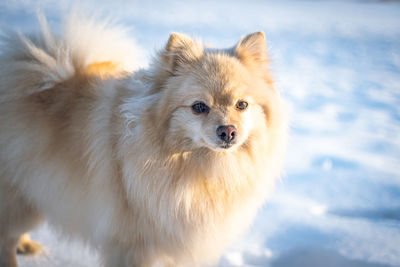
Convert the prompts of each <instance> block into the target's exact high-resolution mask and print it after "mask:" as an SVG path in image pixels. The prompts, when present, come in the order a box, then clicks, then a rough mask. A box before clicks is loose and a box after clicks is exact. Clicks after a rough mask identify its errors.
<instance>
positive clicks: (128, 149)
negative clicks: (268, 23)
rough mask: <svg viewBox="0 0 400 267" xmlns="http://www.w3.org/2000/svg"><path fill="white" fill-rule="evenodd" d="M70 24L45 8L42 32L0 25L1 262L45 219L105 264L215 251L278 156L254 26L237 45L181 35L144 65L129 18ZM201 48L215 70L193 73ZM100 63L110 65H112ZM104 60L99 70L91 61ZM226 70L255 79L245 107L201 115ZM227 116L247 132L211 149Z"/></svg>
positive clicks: (256, 202) (272, 105)
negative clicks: (129, 33) (55, 30)
mask: <svg viewBox="0 0 400 267" xmlns="http://www.w3.org/2000/svg"><path fill="white" fill-rule="evenodd" d="M65 25H66V26H65V29H64V31H63V34H62V37H56V36H55V35H54V34H52V33H51V32H50V30H49V28H48V26H47V24H46V22H45V20H44V19H42V20H41V29H42V32H41V34H39V35H33V36H23V35H21V34H16V33H8V34H7V35H5V36H3V37H2V46H1V52H2V54H1V57H0V81H1V83H0V102H1V103H0V127H1V132H0V240H1V241H0V265H2V264H3V265H5V266H14V265H15V259H14V258H13V256H12V254H13V249H14V248H15V246H16V244H17V241H18V239H19V237H20V235H22V234H23V233H24V232H26V231H29V230H30V229H31V228H32V227H34V226H35V225H37V224H38V223H40V222H41V220H42V219H43V218H45V219H46V220H48V221H49V223H50V224H51V225H53V226H54V227H56V228H57V229H60V230H61V231H63V232H65V233H66V234H67V235H71V236H77V237H79V238H82V240H84V241H86V242H87V243H89V244H90V245H91V246H93V247H95V248H97V249H99V251H100V255H102V258H103V260H104V265H106V266H152V265H154V264H156V263H158V264H161V265H165V266H167V265H170V266H178V265H185V266H194V265H200V264H208V263H213V262H215V260H216V259H218V256H219V255H220V254H221V252H222V251H223V250H224V249H225V248H226V246H227V245H228V244H229V243H230V242H232V240H234V239H235V238H236V237H237V235H238V234H240V233H241V232H242V231H243V230H244V229H245V228H246V227H247V226H248V224H249V223H250V221H251V219H252V218H253V216H254V214H255V212H256V210H257V208H258V207H260V205H261V204H262V203H263V202H264V200H265V198H266V197H267V196H268V194H269V192H270V190H271V189H272V187H273V183H274V180H275V178H276V177H277V176H278V175H279V170H280V166H281V160H282V156H283V151H284V144H285V139H286V138H285V137H286V123H285V117H284V110H283V105H282V103H281V99H280V97H279V94H278V93H277V92H276V90H275V89H274V88H273V86H272V83H271V82H270V80H268V79H266V78H265V77H262V76H263V75H264V74H260V73H258V71H254V68H256V67H255V65H257V64H259V62H258V61H259V59H258V58H257V57H254V58H252V57H253V56H257V55H253V54H252V53H253V52H254V51H255V50H254V49H253V48H252V47H251V45H257V44H253V42H256V41H253V40H252V39H251V38H258V39H260V38H263V36H260V35H257V36H255V37H251V38H250V41H249V40H247V39H246V40H245V41H244V42H243V45H242V46H241V45H240V43H239V45H238V48H237V49H236V51H237V53H238V54H240V56H235V55H234V52H233V50H232V49H231V50H226V51H225V52H223V53H222V52H221V53H220V52H213V53H211V52H210V53H209V54H207V53H206V52H205V51H203V50H204V49H203V48H202V46H201V44H199V43H197V42H194V41H191V40H190V39H186V38H188V37H184V36H179V35H173V36H171V38H170V42H169V44H168V46H167V48H166V50H162V51H161V52H160V54H159V55H158V57H157V58H156V59H155V60H154V62H153V64H152V66H151V68H150V69H149V70H142V71H140V72H136V73H132V71H133V70H135V68H136V67H137V65H138V64H140V63H142V62H140V60H139V59H140V58H142V56H141V54H142V51H141V50H140V49H139V48H137V46H135V44H134V43H133V42H131V41H130V40H129V39H128V38H127V37H126V34H125V31H124V30H123V29H122V28H120V27H117V26H112V25H110V24H107V23H95V22H94V21H92V20H86V21H85V20H81V19H78V18H77V17H76V16H72V17H71V18H70V19H69V20H67V22H66V24H65ZM258 39H257V40H258ZM260 40H261V39H260ZM249 42H250V43H249ZM182 44H183V48H182ZM244 44H246V45H244ZM174 45H175V46H174ZM247 46H250V47H247ZM239 48H240V49H244V50H245V51H247V52H246V53H244V52H243V53H242V51H240V49H239ZM179 49H181V50H182V49H183V51H184V53H181V52H182V51H181V50H179ZM253 50H254V51H253ZM262 50H265V49H262ZM221 51H222V50H221ZM264 52H265V51H264ZM254 53H263V52H259V51H256V52H254ZM206 54H207V55H206ZM200 58H202V59H200ZM174 60H175V61H174ZM196 60H197V61H200V60H204V64H203V65H204V66H206V65H207V64H208V65H209V66H214V67H215V66H217V72H215V73H214V72H212V73H207V71H210V70H209V68H203V69H202V71H204V72H205V73H204V74H202V73H201V71H196V69H195V68H197V67H199V66H200V65H199V64H198V63H193V61H196ZM172 61H174V62H173V64H175V65H174V68H175V67H176V65H178V68H179V66H180V65H184V64H186V65H187V66H186V67H185V68H181V69H179V70H175V69H174V68H170V66H171V64H172V63H171V62H172ZM250 61H254V62H253V63H254V64H253V63H249V62H250ZM102 62H111V63H112V66H113V67H112V70H110V73H109V74H107V71H108V69H107V68H108V67H107V66H109V65H107V64H106V67H105V68H106V70H105V72H106V75H105V74H104V70H103V69H101V63H102ZM97 63H100V65H99V66H100V67H99V68H100V69H101V70H100V71H96V70H97V69H96V70H95V71H88V68H89V66H91V65H92V64H97ZM213 64H214V65H213ZM208 65H207V66H208ZM95 66H97V65H95ZM259 66H260V68H261V66H262V67H263V65H262V64H260V65H259ZM89 69H90V68H89ZM174 71H176V73H173V72H174ZM199 79H200V80H201V82H199ZM222 79H224V81H225V80H227V81H229V84H230V85H229V86H231V87H232V88H233V89H232V88H231V87H230V88H231V89H230V90H231V91H227V92H226V94H232V97H233V98H234V95H235V97H236V95H238V94H239V93H237V91H238V90H236V87H235V86H236V85H234V84H237V83H240V84H246V85H247V86H250V85H251V86H252V87H254V92H252V93H249V95H248V96H247V95H245V97H247V98H246V100H248V101H249V103H250V105H251V107H250V108H249V110H247V111H246V112H247V113H237V112H236V111H235V110H234V109H228V106H229V105H228V106H223V105H221V106H218V108H215V109H213V108H212V110H211V111H210V113H209V114H208V115H207V116H203V115H201V116H203V117H201V116H198V115H194V114H193V113H192V112H191V111H190V105H191V104H192V101H195V100H196V99H198V98H199V97H200V99H201V100H203V101H208V104H209V105H210V106H212V105H217V104H216V103H217V99H214V100H213V99H211V98H208V99H205V98H204V96H205V95H208V96H210V94H209V93H207V94H206V93H205V92H208V91H207V90H210V89H209V88H204V87H203V84H206V83H207V81H208V80H213V83H212V84H218V81H220V80H222ZM203 80H204V82H202V81H203ZM230 80H232V81H234V82H233V83H230ZM242 80H243V81H242ZM266 80H267V81H266ZM235 82H237V83H235ZM232 84H233V85H232ZM226 86H228V85H226ZM242 87H243V86H242ZM256 88H257V89H256ZM214 89H215V88H214ZM222 89H223V88H222ZM222 89H221V90H222ZM241 90H242V89H241ZM243 90H244V89H243ZM243 90H242V91H243ZM239 91H240V90H239ZM242 91H240V92H241V94H247V93H243V92H247V91H246V90H244V91H243V92H242ZM194 92H197V93H194ZM214 93H215V94H216V96H215V98H218V96H217V95H218V94H219V93H218V92H214ZM185 101H186V102H185ZM213 101H214V102H215V103H214V104H213V103H211V102H213ZM235 101H236V100H235ZM259 101H264V102H263V103H260V102H259ZM232 121H233V122H234V124H235V125H236V126H237V128H238V129H239V130H240V129H242V130H243V133H244V134H243V136H242V137H240V138H242V139H240V141H239V143H238V144H237V145H235V146H234V147H233V148H231V149H227V150H226V151H225V150H223V149H222V150H221V149H217V148H216V149H213V142H214V141H213V140H214V139H213V138H214V137H213V135H214V134H215V127H216V126H218V125H219V123H233V122H232ZM194 129H195V130H194ZM208 129H211V130H208ZM210 136H211V137H210ZM207 138H208V139H207ZM207 140H208V141H207ZM210 140H211V141H210ZM3 265H2V266H3Z"/></svg>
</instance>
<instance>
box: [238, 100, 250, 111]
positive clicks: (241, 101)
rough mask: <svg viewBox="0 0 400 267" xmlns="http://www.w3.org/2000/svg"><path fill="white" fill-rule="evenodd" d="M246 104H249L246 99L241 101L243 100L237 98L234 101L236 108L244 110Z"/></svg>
mask: <svg viewBox="0 0 400 267" xmlns="http://www.w3.org/2000/svg"><path fill="white" fill-rule="evenodd" d="M248 106H249V103H247V102H246V101H243V100H239V101H238V102H237V103H236V109H237V110H245V109H246V108H247V107H248Z"/></svg>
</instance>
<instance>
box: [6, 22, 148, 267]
mask: <svg viewBox="0 0 400 267" xmlns="http://www.w3.org/2000/svg"><path fill="white" fill-rule="evenodd" d="M39 20H40V22H41V33H39V34H37V35H31V36H24V35H22V34H19V33H16V32H11V31H10V32H7V33H4V34H3V35H2V36H1V48H0V51H1V56H0V81H1V83H0V129H1V130H0V266H15V265H16V260H15V255H14V254H15V251H16V246H17V245H18V241H19V245H18V251H19V252H20V253H36V252H38V251H39V250H40V246H39V245H38V244H37V243H35V242H33V241H31V240H30V239H29V236H28V235H26V234H25V235H22V234H24V233H25V232H26V231H29V230H30V229H32V228H33V227H34V226H35V225H37V224H38V223H40V222H41V220H42V216H43V215H46V217H47V218H48V219H49V220H53V221H56V224H57V223H61V224H64V228H67V230H68V228H71V230H74V229H73V228H77V229H80V231H81V232H82V229H85V227H86V228H87V229H90V228H93V227H94V228H96V227H99V228H101V227H104V226H102V223H101V222H100V223H95V221H96V218H97V216H96V215H98V214H96V213H99V212H101V213H107V212H110V213H111V211H109V210H107V206H108V205H107V203H105V204H104V206H103V207H102V208H104V210H102V211H99V209H98V208H93V207H94V205H95V204H94V203H96V202H101V201H103V200H104V201H105V202H107V201H108V202H110V203H112V200H111V199H113V197H112V196H111V195H110V194H112V192H111V193H110V190H106V191H107V192H105V191H104V190H103V188H102V187H103V186H105V184H107V182H108V183H111V182H112V181H107V179H106V178H104V180H101V177H105V176H107V174H109V173H110V172H111V171H112V170H111V168H112V167H110V166H111V163H110V157H108V156H109V155H107V154H105V153H103V152H102V153H98V152H99V150H103V151H111V150H109V149H105V148H109V147H110V146H112V138H110V135H111V132H110V127H111V126H110V125H111V123H112V118H111V115H110V114H111V109H113V108H115V106H116V104H117V103H113V101H114V97H115V95H116V94H117V92H116V91H115V90H111V89H110V90H107V86H96V84H98V83H104V84H106V83H107V80H108V79H109V78H112V79H109V80H110V83H116V82H117V80H118V78H121V77H123V76H124V75H125V74H126V73H129V72H131V71H133V70H134V69H135V68H137V66H138V64H140V63H141V60H140V58H141V57H142V55H141V53H142V52H141V50H140V49H139V48H137V46H136V45H135V44H134V43H132V41H130V40H129V39H128V38H127V37H126V34H125V31H124V29H122V28H119V27H115V26H112V25H107V24H105V23H102V24H96V23H95V22H94V21H93V20H90V19H88V20H86V21H82V20H79V19H78V18H77V16H71V17H70V18H69V20H68V21H67V23H66V28H65V29H64V34H63V37H62V38H59V37H57V36H55V35H54V34H52V33H51V31H50V29H49V27H48V26H47V23H46V21H45V19H43V18H40V19H39ZM78 29H79V30H78ZM110 88H112V86H110ZM93 121H96V123H93ZM100 161H101V164H102V166H98V165H99V164H97V163H98V162H100ZM88 162H91V163H92V164H91V163H88ZM93 162H95V163H93ZM96 164H97V165H96ZM94 165H96V166H94ZM90 172H98V173H102V174H100V175H97V176H95V175H89V173H90ZM92 174H93V173H92ZM91 177H97V179H100V180H96V181H94V180H92V179H91ZM107 178H108V177H107ZM96 183H97V184H98V186H96ZM104 183H105V184H104ZM89 185H90V186H89ZM99 195H100V196H101V197H99ZM90 202H93V203H90ZM99 204H100V205H101V204H103V203H97V204H96V205H95V206H96V207H99ZM58 207H63V208H60V209H59V208H58ZM96 209H97V211H96ZM68 210H69V211H71V212H68ZM72 211H73V212H72ZM43 213H44V214H43ZM79 214H82V215H83V214H86V215H89V216H82V217H83V218H93V219H91V220H84V219H81V218H80V216H79ZM47 215H50V216H47ZM110 216H111V215H110ZM105 223H106V222H105ZM78 224H79V227H78ZM71 232H74V231H71ZM88 232H90V231H88ZM21 235H22V236H21ZM83 235H84V234H83ZM84 237H85V236H84ZM87 238H89V237H87Z"/></svg>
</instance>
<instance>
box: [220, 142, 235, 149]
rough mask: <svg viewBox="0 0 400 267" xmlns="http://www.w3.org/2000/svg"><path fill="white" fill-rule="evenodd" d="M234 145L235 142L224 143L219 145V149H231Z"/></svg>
mask: <svg viewBox="0 0 400 267" xmlns="http://www.w3.org/2000/svg"><path fill="white" fill-rule="evenodd" d="M234 144H235V142H223V143H222V144H220V145H219V147H220V148H223V149H228V148H231V147H232V146H233V145H234Z"/></svg>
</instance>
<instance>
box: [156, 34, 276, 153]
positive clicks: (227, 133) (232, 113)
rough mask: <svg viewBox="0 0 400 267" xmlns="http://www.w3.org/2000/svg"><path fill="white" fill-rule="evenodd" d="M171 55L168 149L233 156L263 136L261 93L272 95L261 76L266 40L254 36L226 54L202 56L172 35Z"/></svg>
mask: <svg viewBox="0 0 400 267" xmlns="http://www.w3.org/2000/svg"><path fill="white" fill-rule="evenodd" d="M246 39H247V42H250V43H251V44H249V43H246V42H245V41H246ZM246 45H247V46H249V45H250V47H245V46H246ZM251 46H253V47H251ZM255 46H256V47H255ZM258 46H261V47H258ZM240 49H244V51H241V50H240ZM256 49H257V50H256ZM255 50H256V51H255ZM167 52H168V53H167V54H166V55H165V57H164V60H165V61H166V64H167V65H169V66H170V67H171V69H170V71H171V73H172V76H171V77H169V78H168V80H167V82H166V85H165V87H166V88H165V89H166V90H165V93H164V94H165V95H164V97H163V101H164V103H163V105H162V106H163V107H164V108H163V110H162V111H161V112H163V113H164V115H165V116H168V122H169V125H168V129H169V131H168V134H167V135H168V141H169V142H170V143H174V144H176V145H183V146H186V147H190V148H200V147H206V148H208V149H211V150H213V151H231V150H235V149H237V148H238V147H240V146H241V145H243V144H245V143H246V141H247V140H248V139H249V137H250V136H252V134H253V133H254V132H259V131H263V130H264V131H265V122H266V114H265V108H264V107H263V105H260V104H259V100H261V99H260V92H261V91H266V90H271V89H269V88H268V87H269V86H270V84H268V82H267V81H266V80H265V76H264V75H260V72H262V71H266V70H262V68H263V67H265V66H261V65H262V64H263V63H264V62H262V63H261V62H257V60H260V57H261V56H263V57H264V56H265V40H264V36H263V35H262V34H259V33H257V34H253V35H250V36H248V37H247V38H245V39H244V41H242V42H241V43H239V45H238V46H237V47H236V48H235V49H230V50H226V51H215V50H204V49H203V48H202V47H201V45H200V44H199V43H196V42H194V41H192V40H191V39H190V38H189V37H187V36H182V35H172V36H171V38H170V41H169V42H168V45H167ZM246 52H247V53H249V54H248V55H243V54H245V53H246ZM251 53H262V55H259V54H251ZM241 56H244V58H240V57H241ZM251 57H253V58H251ZM249 58H250V59H249ZM246 60H250V61H251V62H246ZM262 60H265V59H264V58H263V59H262ZM257 68H258V69H257ZM264 104H265V103H264Z"/></svg>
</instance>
